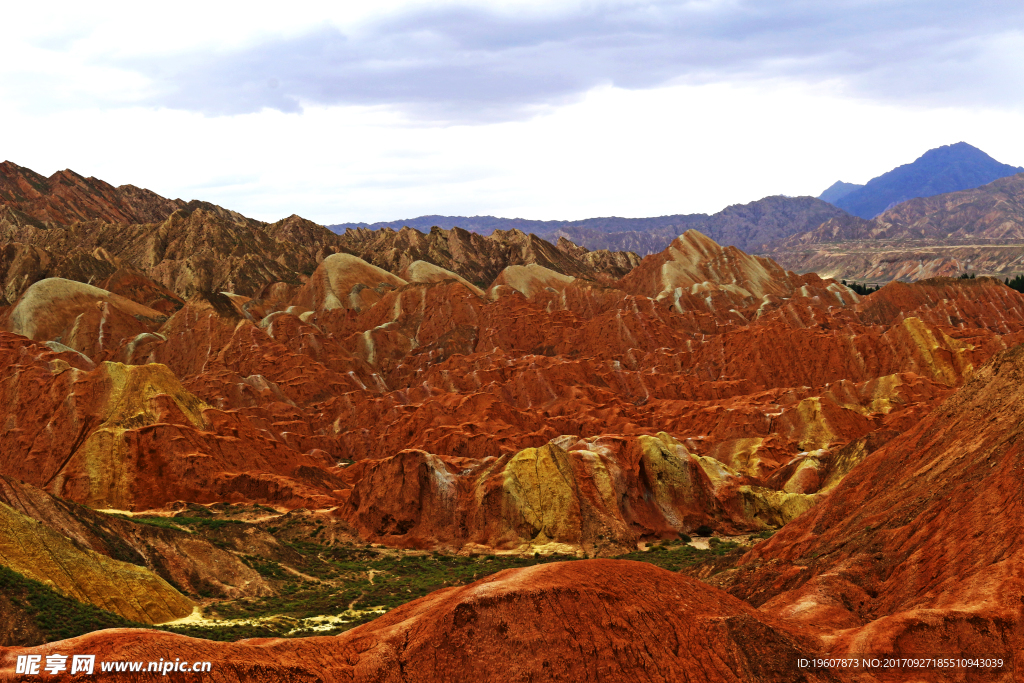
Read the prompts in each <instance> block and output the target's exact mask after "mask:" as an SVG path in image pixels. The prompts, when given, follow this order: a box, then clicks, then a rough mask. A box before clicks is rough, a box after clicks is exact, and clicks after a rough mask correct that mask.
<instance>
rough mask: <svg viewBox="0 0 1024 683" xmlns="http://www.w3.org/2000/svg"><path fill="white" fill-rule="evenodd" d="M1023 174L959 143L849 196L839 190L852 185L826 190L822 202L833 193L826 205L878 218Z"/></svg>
mask: <svg viewBox="0 0 1024 683" xmlns="http://www.w3.org/2000/svg"><path fill="white" fill-rule="evenodd" d="M1022 171H1024V168H1021V167H1017V166H1009V165H1007V164H1002V163H1000V162H998V161H996V160H995V159H993V158H992V157H990V156H989V155H987V154H985V153H984V152H982V151H981V150H980V149H978V148H977V147H972V146H971V145H968V144H967V143H966V142H958V143H956V144H955V145H944V146H942V147H937V148H936V149H931V150H928V151H927V152H925V153H924V154H923V155H921V157H920V158H919V159H917V161H915V162H914V163H912V164H904V165H903V166H899V167H897V168H894V169H893V170H891V171H889V172H888V173H883V174H882V175H880V176H878V177H877V178H873V179H871V180H870V181H868V183H867V184H866V185H864V186H863V187H860V188H855V189H852V190H850V191H849V192H845V193H843V187H840V188H837V186H848V184H845V183H836V184H835V185H833V186H832V187H830V188H829V189H828V190H825V192H824V193H823V194H822V199H826V197H825V195H826V194H830V193H831V196H832V197H834V198H833V199H826V201H830V202H831V203H832V204H835V205H836V206H838V207H839V208H841V209H843V210H844V211H846V212H848V213H851V214H853V215H854V216H860V217H861V218H874V217H875V216H877V215H878V214H880V213H882V212H883V211H885V210H886V209H889V208H892V207H893V206H895V205H896V204H899V203H900V202H905V201H907V200H908V199H914V198H917V197H933V196H935V195H938V194H946V193H948V192H959V191H960V190H971V189H974V188H976V187H980V186H982V185H986V184H988V183H991V182H992V181H993V180H998V179H999V178H1004V177H1006V176H1009V175H1015V174H1017V173H1021V172H1022ZM836 195H838V196H836Z"/></svg>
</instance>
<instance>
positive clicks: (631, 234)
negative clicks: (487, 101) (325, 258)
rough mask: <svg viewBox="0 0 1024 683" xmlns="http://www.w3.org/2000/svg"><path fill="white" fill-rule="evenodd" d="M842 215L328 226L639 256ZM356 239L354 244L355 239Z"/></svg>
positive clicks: (799, 207) (754, 239) (796, 203)
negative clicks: (680, 240)
mask: <svg viewBox="0 0 1024 683" xmlns="http://www.w3.org/2000/svg"><path fill="white" fill-rule="evenodd" d="M845 216H846V213H845V212H844V211H842V210H839V209H837V208H836V207H834V206H832V205H831V204H828V203H826V202H824V201H821V200H819V199H814V198H813V197H783V196H775V197H765V198H764V199H759V200H758V201H756V202H750V203H749V204H734V205H732V206H729V207H726V208H725V209H723V210H722V211H719V212H718V213H716V214H714V215H711V216H709V215H707V214H689V215H676V216H661V217H658V218H616V217H610V218H588V219H586V220H581V221H530V220H524V219H521V218H495V217H493V216H473V217H468V216H420V217H419V218H412V219H408V220H402V221H394V222H391V223H374V224H373V225H366V224H362V223H342V224H339V225H332V226H330V227H331V229H333V230H336V231H338V232H340V233H341V232H344V231H355V234H356V235H357V236H358V235H362V234H364V233H361V232H359V231H360V230H363V229H369V230H383V229H388V228H390V227H391V226H396V227H398V226H403V227H409V228H413V229H415V230H419V231H420V232H427V231H429V230H431V229H432V227H435V226H439V227H442V228H444V227H453V228H454V227H455V226H457V227H460V228H462V229H463V230H468V231H472V232H475V233H478V234H481V235H492V234H494V233H495V232H496V231H497V232H502V231H506V232H511V231H521V232H525V233H532V234H535V235H537V236H539V237H541V238H543V239H546V240H549V241H555V240H557V239H559V238H563V237H564V238H566V239H568V240H571V241H572V242H573V243H575V244H578V245H580V246H583V247H586V248H587V249H591V250H609V251H613V252H614V251H631V252H635V253H637V254H640V255H641V256H647V255H650V254H656V253H658V252H660V251H662V250H664V249H665V248H666V247H667V246H668V245H669V244H670V243H671V242H672V240H674V239H675V238H676V237H678V236H679V235H681V234H683V233H684V232H686V231H687V230H699V231H700V232H702V233H704V234H705V235H707V236H709V237H711V238H712V239H713V240H715V241H716V242H718V243H720V244H723V245H726V246H735V247H739V248H740V249H743V250H744V251H748V252H749V251H755V252H756V251H759V250H760V249H761V248H762V246H763V245H765V244H767V243H769V242H773V241H776V240H779V239H783V238H785V237H789V236H790V235H794V234H799V233H803V232H806V231H807V230H811V229H813V228H815V227H816V226H818V225H820V224H821V223H822V222H824V221H826V220H828V219H830V218H835V217H845ZM357 239H359V238H358V237H357Z"/></svg>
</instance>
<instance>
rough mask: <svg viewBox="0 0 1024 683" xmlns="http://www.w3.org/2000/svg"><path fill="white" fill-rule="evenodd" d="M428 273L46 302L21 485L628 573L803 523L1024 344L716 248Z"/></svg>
mask: <svg viewBox="0 0 1024 683" xmlns="http://www.w3.org/2000/svg"><path fill="white" fill-rule="evenodd" d="M193 216H194V214H193ZM175 220H177V219H176V218H174V217H172V219H170V221H171V222H173V221H175ZM289 220H290V221H291V223H290V227H288V228H287V229H289V230H303V229H305V228H306V227H308V226H304V224H302V223H301V222H300V221H298V220H297V219H289ZM434 269H435V270H432V271H429V272H430V273H432V274H430V275H424V274H423V273H426V272H427V271H424V270H423V269H422V268H419V269H413V268H412V267H411V265H410V267H408V268H407V269H406V271H405V272H406V274H407V275H409V276H410V277H413V276H414V274H415V273H420V275H415V277H417V278H419V279H421V280H425V281H421V282H411V283H409V282H406V281H405V280H403V279H402V278H399V277H397V276H394V275H392V274H391V273H388V272H387V271H385V270H382V269H380V268H377V267H375V266H372V265H371V264H368V263H366V262H364V261H362V260H360V259H359V258H357V257H355V256H352V255H349V254H334V255H331V256H329V257H327V258H325V259H323V261H322V262H321V263H320V264H319V265H318V266H317V268H316V270H315V271H314V272H313V273H312V275H311V276H310V277H309V278H308V280H307V281H306V283H305V284H304V285H302V286H301V287H299V288H297V289H295V290H294V291H293V292H290V291H288V290H282V291H277V290H274V292H275V293H274V296H273V297H268V298H249V297H245V296H241V295H238V294H233V295H231V296H228V295H223V294H218V295H196V296H193V297H192V298H191V299H189V300H188V301H187V302H184V303H182V302H181V301H180V300H177V303H176V304H175V305H176V306H180V308H177V310H173V307H172V308H164V310H163V311H158V310H156V309H150V308H148V307H146V306H145V305H144V304H140V303H139V302H138V301H134V300H132V299H129V298H127V297H122V296H119V295H116V294H114V293H113V292H109V291H106V290H102V289H100V288H97V287H92V286H88V285H83V284H80V283H75V282H70V281H61V280H53V279H49V280H44V281H41V282H38V283H36V284H35V285H33V286H32V287H30V288H29V289H28V290H26V292H25V294H23V295H22V296H21V297H20V298H19V299H18V301H17V303H16V305H15V306H13V307H11V308H10V309H8V311H7V312H6V313H4V314H3V316H2V321H3V324H4V326H5V327H6V329H7V330H9V331H10V332H12V333H14V334H8V335H7V336H6V337H4V347H3V348H4V349H5V350H4V353H5V355H6V357H7V360H6V364H5V382H4V383H3V385H2V391H3V393H4V396H3V398H4V399H5V401H6V402H7V404H8V405H17V406H22V407H21V408H20V409H19V410H18V411H15V412H12V413H10V414H9V415H8V417H7V425H8V430H9V431H8V433H9V435H10V437H11V438H8V439H6V440H5V441H4V444H3V446H2V450H0V462H2V465H3V472H4V473H6V474H8V475H11V476H16V477H20V478H22V479H25V480H26V481H28V482H30V483H33V484H35V485H37V486H40V487H44V488H45V489H46V490H47V491H49V492H51V493H53V494H55V495H60V496H63V497H67V498H69V499H72V500H75V501H78V502H82V503H87V504H90V505H94V506H100V507H116V508H127V509H147V508H158V507H161V506H164V505H167V504H170V503H173V502H175V501H178V500H185V501H192V502H207V503H209V502H215V501H218V500H227V501H234V502H241V501H253V502H262V503H270V504H274V505H280V506H284V507H299V506H304V507H321V508H322V507H336V508H337V510H336V515H337V516H339V517H341V518H342V519H344V520H346V521H347V522H349V523H350V524H352V525H353V527H354V529H355V530H356V531H357V533H359V534H361V535H362V536H363V537H364V538H366V539H368V540H375V541H377V540H379V541H384V542H386V543H388V544H391V545H397V546H405V547H450V548H455V549H458V548H462V547H476V546H480V547H482V548H491V549H493V548H502V549H512V550H520V551H527V550H528V549H529V548H532V547H551V548H569V549H574V550H576V549H578V550H581V551H583V552H587V553H605V554H608V553H615V552H617V551H620V550H621V549H623V548H628V547H631V546H632V545H633V544H635V543H636V542H637V541H638V540H641V539H643V538H652V537H666V536H668V537H671V536H672V535H674V534H678V533H682V532H688V531H690V530H692V529H694V528H695V527H697V526H700V525H702V524H710V525H711V526H713V527H715V528H717V529H721V530H723V531H739V530H751V529H761V528H765V527H773V526H778V525H780V524H784V523H786V522H787V521H788V520H790V519H792V518H793V517H795V516H796V515H799V514H800V513H802V512H803V511H804V510H806V509H808V508H809V507H811V506H813V505H814V504H816V503H817V501H818V500H820V499H821V498H822V497H823V496H824V495H825V494H826V493H827V491H828V490H830V489H831V488H832V487H833V486H834V485H835V484H836V483H837V482H838V481H839V480H840V479H841V478H842V476H843V475H845V473H846V472H848V471H849V469H850V468H851V467H852V466H853V465H854V464H855V461H856V460H857V459H858V458H860V457H863V456H864V455H865V454H866V453H867V452H869V451H870V450H871V448H874V447H876V446H870V447H869V446H867V444H878V443H880V441H879V439H878V438H876V437H874V436H871V435H873V434H889V433H892V432H893V430H895V431H896V432H899V431H902V430H903V429H905V428H906V427H907V426H909V425H912V424H913V423H914V422H915V421H916V420H917V419H919V417H920V416H921V415H923V414H924V413H925V412H927V410H929V409H930V408H931V407H932V406H933V405H934V404H935V403H936V402H937V401H939V400H941V399H942V398H944V397H946V396H947V395H948V394H949V393H950V392H951V391H953V390H954V389H955V388H956V387H957V386H959V385H960V384H961V383H962V382H963V380H964V379H965V378H966V377H968V376H969V375H970V373H971V372H972V370H973V368H976V367H978V366H980V365H981V364H982V363H984V362H985V360H987V359H988V358H989V357H990V356H991V355H992V354H994V353H996V352H998V351H999V350H1001V349H1003V348H1005V346H1006V344H1008V343H1010V342H1011V341H1013V340H1015V339H1018V338H1020V336H1021V334H1022V328H1024V306H1022V297H1021V296H1020V295H1019V294H1017V293H1016V292H1013V291H1012V290H1009V289H1008V288H1006V287H1003V286H1002V285H1000V284H998V283H995V282H992V281H984V280H978V281H973V282H966V281H947V282H945V283H936V284H935V285H933V286H925V285H921V286H915V287H912V288H907V287H904V289H902V290H899V293H898V292H897V290H896V289H893V290H891V292H890V290H886V291H885V292H881V293H879V294H877V295H875V296H874V297H872V298H869V299H867V300H865V301H864V302H861V303H857V299H858V297H857V296H856V295H855V294H854V293H853V292H852V291H850V290H849V289H846V288H845V287H842V286H841V285H838V284H836V283H829V282H826V281H822V280H820V279H817V278H814V277H813V276H795V275H793V274H791V273H786V272H785V271H782V270H781V269H779V268H778V266H776V265H775V264H773V263H772V262H771V261H769V260H765V259H755V258H752V257H749V256H747V255H745V254H743V253H742V252H739V251H737V250H735V249H732V248H730V249H722V248H721V247H719V246H718V245H716V244H715V243H714V242H712V241H710V240H707V239H706V238H703V237H702V236H699V235H698V234H696V233H688V234H687V235H686V236H684V237H683V238H680V240H677V242H676V244H675V245H674V246H673V247H672V248H671V249H669V250H667V251H666V252H665V253H664V254H660V255H655V256H652V257H649V258H648V259H646V260H645V261H644V263H643V264H641V265H640V266H639V267H638V268H637V269H636V270H635V274H634V275H631V276H629V277H628V278H627V279H626V280H624V281H623V282H624V284H623V285H622V286H623V287H626V288H630V289H632V290H633V291H636V292H637V293H636V294H630V293H628V292H627V291H623V289H619V288H615V287H609V286H605V285H601V284H598V283H595V282H593V281H587V280H583V279H581V278H573V277H571V276H566V275H562V274H559V273H555V272H554V271H551V270H548V269H546V268H544V267H542V266H540V265H538V264H530V265H528V266H509V267H507V268H505V269H504V270H503V271H502V273H501V275H500V276H499V277H498V278H496V280H495V285H494V286H493V287H492V288H491V289H490V290H489V291H488V292H487V294H486V296H481V293H482V292H481V291H480V290H479V289H477V288H474V287H473V286H472V285H471V284H469V283H466V282H460V281H459V279H458V278H457V277H455V276H453V277H451V278H448V277H447V276H445V274H444V271H441V270H440V269H438V268H437V267H436V266H434ZM428 270H429V269H428ZM132 277H133V278H135V279H134V280H132V281H131V282H132V283H133V285H132V286H129V287H127V288H125V289H124V290H123V291H134V292H139V291H146V290H145V289H142V290H140V288H139V287H138V286H137V285H138V283H140V282H141V280H140V279H139V278H142V277H143V276H141V275H138V274H135V275H133V276H132ZM110 282H112V283H114V282H120V281H117V280H114V279H111V280H110ZM161 291H163V292H167V290H161V289H159V286H158V285H153V287H151V288H150V289H149V291H148V293H146V294H145V295H143V296H141V297H138V296H137V297H136V298H140V299H142V300H144V301H151V300H154V299H153V297H154V296H157V295H159V293H160V292H161ZM645 292H653V293H655V294H657V296H656V297H654V298H652V297H651V296H650V294H647V295H645ZM289 294H291V295H292V296H291V297H290V298H289ZM166 296H168V295H165V297H166ZM169 296H173V295H169ZM164 300H165V301H169V300H167V299H166V298H165V299H164ZM18 335H21V336H18ZM858 444H860V445H858ZM843 449H853V450H852V451H851V452H853V453H856V457H854V458H853V459H852V460H851V459H850V458H849V457H846V456H844V455H842V454H843V453H846V451H844V450H843ZM353 460H354V461H359V463H358V464H357V465H355V466H352V467H351V468H348V469H346V468H345V467H341V466H338V465H337V463H339V462H344V461H353ZM153 472H160V473H162V474H160V475H159V476H153V475H152V474H150V473H153ZM396 477H404V478H405V481H406V484H404V485H403V487H402V488H401V495H397V496H396V495H390V494H389V495H382V494H383V492H386V491H389V490H391V489H390V488H389V487H388V486H387V482H389V481H392V480H394V479H395V478H396ZM591 481H593V482H604V483H600V484H599V485H598V484H594V485H591V484H589V483H588V484H585V485H584V483H585V482H591ZM574 482H575V483H574ZM639 491H649V493H644V494H643V495H640V494H639V493H638V492H639ZM556 492H557V495H558V501H559V502H558V504H557V505H547V504H545V506H543V507H541V508H538V507H537V503H536V501H537V500H541V499H543V500H550V499H551V498H550V495H551V494H553V493H556ZM457 520H461V521H457ZM551 544H554V545H551Z"/></svg>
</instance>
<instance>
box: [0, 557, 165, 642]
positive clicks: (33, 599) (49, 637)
mask: <svg viewBox="0 0 1024 683" xmlns="http://www.w3.org/2000/svg"><path fill="white" fill-rule="evenodd" d="M0 593H2V594H3V595H4V596H5V597H6V598H7V599H8V600H10V601H11V603H13V604H14V605H15V606H17V607H20V608H21V609H22V610H24V611H25V613H26V614H28V615H29V616H30V617H32V619H33V620H34V621H35V623H36V626H37V627H38V628H39V630H40V631H42V632H43V635H44V636H45V637H46V642H51V641H54V640H64V639H65V638H73V637H75V636H80V635H82V634H83V633H89V632H91V631H98V630H100V629H104V628H148V626H147V625H146V624H140V623H137V622H134V621H131V620H129V619H125V618H124V617H122V616H119V615H117V614H113V613H112V612H107V611H106V610H102V609H100V608H99V607H94V606H93V605H89V604H86V603H82V602H78V601H77V600H74V599H73V598H69V597H67V596H64V595H61V594H60V593H58V592H57V591H55V590H53V589H52V588H50V587H49V586H47V585H45V584H43V583H40V582H39V581H36V580H35V579H30V578H28V577H26V576H22V575H21V574H19V573H17V572H15V571H14V570H12V569H9V568H8V567H5V566H3V565H0Z"/></svg>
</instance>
